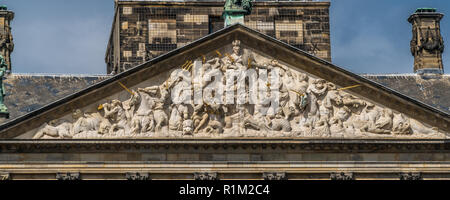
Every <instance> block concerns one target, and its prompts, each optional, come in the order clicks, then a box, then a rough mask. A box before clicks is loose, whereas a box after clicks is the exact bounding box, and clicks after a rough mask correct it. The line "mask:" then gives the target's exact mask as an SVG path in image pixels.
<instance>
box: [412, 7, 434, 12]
mask: <svg viewBox="0 0 450 200" xmlns="http://www.w3.org/2000/svg"><path fill="white" fill-rule="evenodd" d="M423 12H436V8H417V9H416V13H423Z"/></svg>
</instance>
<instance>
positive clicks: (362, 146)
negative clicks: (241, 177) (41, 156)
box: [0, 139, 450, 153]
mask: <svg viewBox="0 0 450 200" xmlns="http://www.w3.org/2000/svg"><path fill="white" fill-rule="evenodd" d="M205 150H212V151H227V152H239V151H245V152H252V151H261V150H269V151H281V152H286V151H295V152H324V153H325V152H333V153H351V152H370V153H383V152H405V153H411V152H439V153H442V152H447V151H449V150H450V140H332V139H330V140H319V139H317V140H315V139H309V140H296V139H224V140H214V139H195V140H194V139H172V140H171V139H152V140H39V141H37V140H0V153H51V152H58V153H64V152H74V151H76V152H123V151H127V152H128V151H132V152H155V151H191V152H192V151H193V152H202V151H205Z"/></svg>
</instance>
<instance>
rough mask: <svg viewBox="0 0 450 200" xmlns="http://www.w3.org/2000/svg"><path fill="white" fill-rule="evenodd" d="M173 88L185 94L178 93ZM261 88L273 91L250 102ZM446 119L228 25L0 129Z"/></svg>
mask: <svg viewBox="0 0 450 200" xmlns="http://www.w3.org/2000/svg"><path fill="white" fill-rule="evenodd" d="M231 72H233V73H235V72H238V73H237V74H234V75H231V74H232V73H231ZM241 72H245V73H248V74H245V75H242V73H241ZM265 72H267V73H265ZM275 72H276V73H275ZM265 74H266V76H267V77H266V78H264V75H265ZM210 76H214V77H215V78H213V79H211V78H209V77H210ZM231 76H232V77H233V79H231V81H229V82H228V79H230V77H231ZM227 83H230V85H227ZM239 83H244V84H239ZM220 85H223V88H222V89H220V88H221V87H219V86H220ZM230 86H232V87H230ZM242 91H243V92H242ZM227 92H228V93H230V94H231V93H232V94H234V97H233V96H231V98H228V96H227ZM180 94H191V95H187V96H190V98H185V101H182V102H181V101H180V98H179V96H180ZM199 94H200V97H198V95H199ZM219 94H223V95H222V96H220V95H219ZM239 94H242V95H239ZM264 95H267V96H271V97H273V96H275V97H276V100H273V99H272V100H273V101H269V102H267V101H265V102H263V101H259V100H260V97H263V96H264ZM227 98H228V99H227ZM186 99H188V100H186ZM238 99H239V100H240V101H241V103H237V101H238ZM250 99H253V100H250ZM230 102H232V103H230ZM449 122H450V120H449V116H448V114H446V113H443V112H440V111H438V110H436V109H434V108H432V107H430V106H427V105H425V104H423V103H421V102H418V101H415V100H414V99H411V98H408V97H406V96H403V95H401V94H399V93H397V92H395V91H392V90H390V89H388V88H385V87H383V86H381V85H379V84H376V83H374V82H371V81H369V80H367V79H364V78H362V77H360V76H358V75H356V74H353V73H351V72H348V71H345V70H344V69H342V68H339V67H337V66H334V65H332V64H331V63H328V62H327V61H324V60H321V59H319V58H316V57H314V56H312V55H309V54H307V53H305V52H303V51H301V50H298V49H295V48H293V47H291V46H289V45H286V44H284V43H282V42H280V41H277V40H275V39H273V38H270V37H268V36H265V35H262V34H260V33H258V32H256V31H253V30H251V29H248V28H246V27H244V26H242V25H234V26H231V27H228V28H226V29H223V30H221V31H219V32H217V33H214V34H212V35H209V36H207V37H205V38H202V39H200V40H198V41H196V42H193V43H192V44H189V45H187V46H185V47H182V48H180V49H177V50H174V51H172V52H169V53H168V54H165V55H163V56H160V57H158V58H156V59H154V60H152V61H150V62H148V63H145V64H142V65H140V66H137V67H135V68H133V69H130V70H128V71H126V72H123V73H121V74H118V75H116V76H114V77H112V78H110V79H108V80H105V81H103V82H101V83H98V84H96V85H94V86H92V87H89V88H87V89H86V90H83V91H81V92H79V93H76V94H73V95H71V96H69V97H66V98H64V99H61V100H59V101H57V102H54V103H53V104H50V105H48V106H46V107H44V108H42V109H40V110H37V111H35V112H32V113H30V114H28V115H26V116H23V117H21V118H18V119H15V120H13V121H11V122H9V123H7V124H4V125H2V126H1V127H0V130H1V131H0V137H1V138H15V139H153V138H324V139H325V138H346V139H354V138H363V139H372V138H393V139H397V138H407V139H412V138H427V139H428V138H429V139H436V138H440V139H443V138H447V137H448V133H449V130H448V129H449Z"/></svg>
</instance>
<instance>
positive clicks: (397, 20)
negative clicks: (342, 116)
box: [0, 0, 450, 74]
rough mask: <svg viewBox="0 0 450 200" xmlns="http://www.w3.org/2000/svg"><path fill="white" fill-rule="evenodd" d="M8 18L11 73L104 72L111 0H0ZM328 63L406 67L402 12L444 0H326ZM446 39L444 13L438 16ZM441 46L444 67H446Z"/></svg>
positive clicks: (385, 69) (370, 68)
mask: <svg viewBox="0 0 450 200" xmlns="http://www.w3.org/2000/svg"><path fill="white" fill-rule="evenodd" d="M0 4H5V5H7V6H8V8H9V9H10V10H13V11H14V12H15V13H16V16H15V19H14V21H13V25H12V28H13V34H14V42H15V45H16V46H15V50H14V52H13V54H12V56H13V57H12V59H13V60H12V62H13V72H14V73H71V74H104V73H106V67H105V63H104V54H105V50H106V45H107V41H108V39H109V34H110V30H111V25H112V20H113V15H114V0H38V1H37V0H34V1H30V0H1V1H0ZM331 4H332V5H331V9H330V15H331V16H330V23H331V43H332V47H331V48H332V49H331V51H332V59H333V63H335V64H337V65H339V66H341V67H343V68H345V69H348V70H350V71H352V72H355V73H412V70H413V57H412V56H411V53H410V50H409V42H410V40H411V25H410V24H409V23H408V22H407V18H408V17H409V15H410V14H412V13H413V12H414V11H415V9H416V8H418V7H434V8H438V11H439V12H442V13H444V14H449V16H450V1H447V0H332V1H331ZM441 28H442V30H441V31H442V35H443V37H444V41H445V42H446V47H450V46H449V45H448V42H447V41H448V40H450V37H449V34H450V19H447V17H444V19H443V20H442V21H441ZM449 52H450V50H446V51H445V52H444V57H443V58H444V68H447V69H448V70H447V71H449V70H450V66H447V64H449V65H450V62H449V59H450V56H449V55H448V54H449Z"/></svg>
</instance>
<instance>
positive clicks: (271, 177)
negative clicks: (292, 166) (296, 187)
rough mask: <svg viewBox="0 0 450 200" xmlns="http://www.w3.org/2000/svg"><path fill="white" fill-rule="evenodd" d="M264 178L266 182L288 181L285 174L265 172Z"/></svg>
mask: <svg viewBox="0 0 450 200" xmlns="http://www.w3.org/2000/svg"><path fill="white" fill-rule="evenodd" d="M263 178H264V180H266V181H273V180H274V181H281V180H287V176H286V173H285V172H264V173H263Z"/></svg>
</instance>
